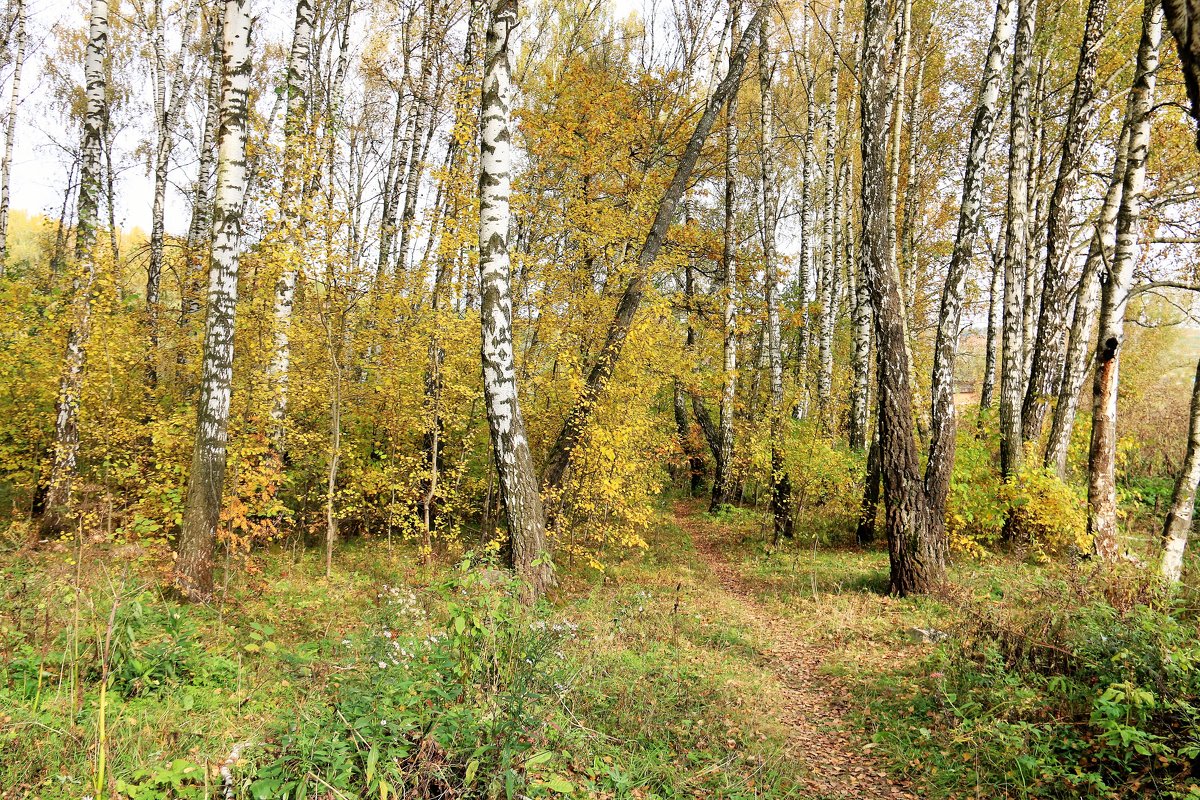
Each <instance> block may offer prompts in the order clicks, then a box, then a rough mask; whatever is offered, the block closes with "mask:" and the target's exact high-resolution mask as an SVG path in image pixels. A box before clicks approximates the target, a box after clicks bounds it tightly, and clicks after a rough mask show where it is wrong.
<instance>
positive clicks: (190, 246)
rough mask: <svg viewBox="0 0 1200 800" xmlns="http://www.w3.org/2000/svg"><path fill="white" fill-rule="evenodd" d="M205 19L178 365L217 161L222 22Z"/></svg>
mask: <svg viewBox="0 0 1200 800" xmlns="http://www.w3.org/2000/svg"><path fill="white" fill-rule="evenodd" d="M205 18H206V19H207V20H208V22H207V24H208V26H209V27H208V31H207V34H208V41H209V43H210V50H209V73H208V88H207V91H206V93H205V103H206V105H205V112H204V128H203V130H202V132H201V134H200V153H199V164H198V167H197V171H196V185H195V187H194V188H193V190H192V216H191V220H190V222H189V224H188V233H187V252H186V254H185V255H186V258H187V263H186V265H185V266H184V276H183V285H182V286H181V287H180V309H179V327H180V328H181V329H182V330H181V333H183V334H184V339H185V341H183V342H182V343H181V346H180V349H179V355H178V356H177V358H176V361H177V362H178V363H179V364H184V363H186V362H187V355H186V354H187V351H188V347H187V341H186V334H187V333H188V329H189V328H190V325H191V320H192V317H193V316H194V315H195V314H196V312H198V311H199V310H200V294H201V291H202V290H203V280H204V260H205V258H204V257H205V255H206V254H207V253H208V252H209V250H210V249H211V242H212V210H213V199H212V193H211V188H210V187H211V184H212V182H213V173H214V171H215V169H216V164H217V127H218V125H220V111H221V59H222V38H223V35H224V34H223V31H222V27H223V26H222V24H221V18H220V17H219V16H217V15H216V14H215V13H214V14H213V16H212V17H211V18H209V15H208V13H207V12H206V14H205Z"/></svg>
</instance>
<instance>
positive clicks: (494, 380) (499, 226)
mask: <svg viewBox="0 0 1200 800" xmlns="http://www.w3.org/2000/svg"><path fill="white" fill-rule="evenodd" d="M488 4H489V11H490V16H489V19H488V26H487V49H486V54H485V66H484V79H483V96H482V104H483V106H482V116H481V128H480V133H481V137H480V151H479V159H480V173H479V271H480V278H479V286H480V292H481V309H480V316H481V319H482V320H483V347H482V359H483V391H484V399H485V400H486V403H487V416H488V427H489V428H490V430H491V435H492V451H493V454H494V455H495V459H496V470H497V472H498V473H499V475H500V494H501V496H502V497H503V499H504V508H505V510H506V512H507V514H508V531H509V537H510V540H511V545H512V566H513V569H514V570H515V571H516V573H517V575H518V576H519V577H520V579H521V580H522V581H523V582H524V584H525V591H526V599H531V600H536V599H537V598H538V597H540V596H541V595H542V594H543V593H544V592H545V591H546V589H548V588H550V587H551V586H552V585H553V584H554V568H553V566H552V565H551V563H550V556H549V549H548V547H547V544H546V530H545V515H544V513H543V510H542V498H541V495H540V494H538V485H537V477H536V476H535V475H534V470H533V456H532V454H531V453H530V451H529V440H528V439H527V438H526V436H525V421H524V419H523V417H522V416H521V406H520V403H519V402H518V400H517V376H516V370H515V365H514V354H513V334H512V291H511V285H510V275H509V271H510V265H509V255H508V248H509V243H508V234H509V228H510V211H509V193H510V190H511V185H512V175H511V170H512V127H511V121H510V116H509V115H510V109H511V106H512V97H513V85H512V54H511V50H512V47H511V43H510V41H509V37H510V36H511V34H512V29H513V27H514V26H515V25H516V24H517V3H516V0H488Z"/></svg>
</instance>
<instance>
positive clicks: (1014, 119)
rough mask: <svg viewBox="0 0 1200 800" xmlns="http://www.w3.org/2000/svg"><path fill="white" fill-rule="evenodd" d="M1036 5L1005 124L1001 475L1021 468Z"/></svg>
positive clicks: (1024, 1) (1020, 35)
mask: <svg viewBox="0 0 1200 800" xmlns="http://www.w3.org/2000/svg"><path fill="white" fill-rule="evenodd" d="M1036 17H1037V0H1017V33H1016V44H1015V46H1014V49H1013V65H1012V95H1011V104H1012V105H1011V115H1010V121H1009V135H1008V137H1009V158H1008V223H1007V227H1006V230H1005V234H1004V336H1003V345H1002V353H1003V356H1002V365H1001V367H1000V471H1001V472H1002V473H1003V474H1004V476H1005V477H1011V476H1013V475H1016V474H1017V472H1018V471H1019V470H1020V469H1021V461H1022V458H1023V456H1024V444H1023V442H1022V439H1021V397H1022V395H1023V393H1024V386H1025V382H1024V374H1025V353H1024V344H1023V340H1022V328H1023V324H1022V323H1023V319H1024V304H1023V299H1024V291H1025V259H1026V252H1027V249H1028V246H1029V230H1028V221H1029V199H1028V198H1029V87H1030V74H1029V73H1030V65H1031V63H1032V60H1033V23H1034V19H1035V18H1036Z"/></svg>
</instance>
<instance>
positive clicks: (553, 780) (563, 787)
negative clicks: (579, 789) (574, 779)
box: [546, 775, 575, 794]
mask: <svg viewBox="0 0 1200 800" xmlns="http://www.w3.org/2000/svg"><path fill="white" fill-rule="evenodd" d="M546 786H547V787H549V788H550V790H551V791H555V792H558V793H559V794H570V793H571V792H573V791H575V787H574V786H572V785H571V782H570V781H569V780H567V779H566V778H564V777H563V776H561V775H551V776H550V777H549V778H547V779H546Z"/></svg>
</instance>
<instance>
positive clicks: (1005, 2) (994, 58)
mask: <svg viewBox="0 0 1200 800" xmlns="http://www.w3.org/2000/svg"><path fill="white" fill-rule="evenodd" d="M1012 10H1013V0H999V2H998V3H997V4H996V19H995V24H994V25H993V26H992V38H991V42H990V43H989V45H988V51H987V57H986V59H985V61H984V66H983V79H982V81H981V83H980V87H979V105H978V106H977V107H976V109H975V119H974V121H973V122H972V124H971V138H970V141H969V144H968V145H967V165H966V168H965V170H964V172H963V190H962V203H961V205H960V206H959V212H958V233H957V234H956V235H955V238H954V249H953V250H952V251H951V253H950V265H949V267H947V270H946V284H945V288H944V289H943V291H942V307H941V311H940V312H939V314H938V329H937V341H936V343H935V345H934V351H933V381H932V387H931V389H930V395H931V396H932V399H933V402H932V408H931V413H930V419H931V426H930V427H931V436H930V440H929V463H928V466H927V467H926V479H925V485H926V487H927V490H928V491H929V494H930V503H931V505H932V506H933V511H934V514H935V515H937V516H938V517H939V518H940V517H941V515H942V512H943V511H944V510H945V504H946V496H947V494H948V493H949V490H950V473H951V470H952V469H953V467H954V447H955V435H956V430H957V423H956V420H955V410H954V365H955V362H956V360H957V358H958V335H959V329H960V328H961V326H962V306H963V293H964V291H965V289H966V282H967V271H968V268H969V267H970V266H971V257H972V255H973V254H974V248H975V237H976V235H977V234H978V232H979V212H980V209H981V208H982V207H983V178H984V169H985V167H986V163H987V153H988V148H989V147H991V143H992V133H993V132H994V131H995V129H996V116H997V104H998V102H999V98H1000V83H1001V71H1002V70H1003V68H1004V57H1005V51H1006V50H1007V49H1008V43H1009V41H1010V40H1011V38H1012Z"/></svg>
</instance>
